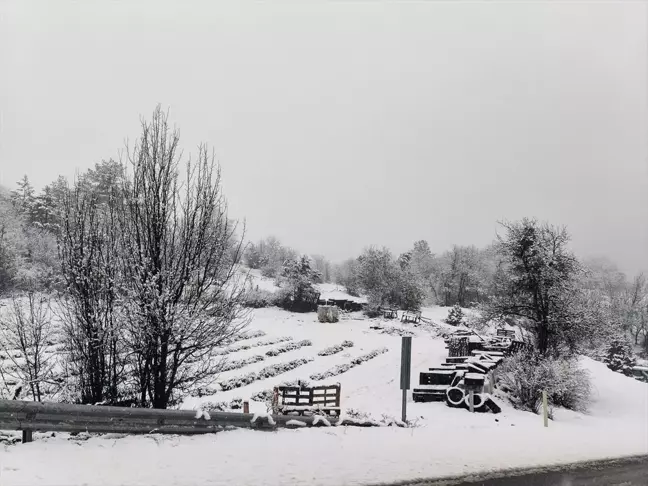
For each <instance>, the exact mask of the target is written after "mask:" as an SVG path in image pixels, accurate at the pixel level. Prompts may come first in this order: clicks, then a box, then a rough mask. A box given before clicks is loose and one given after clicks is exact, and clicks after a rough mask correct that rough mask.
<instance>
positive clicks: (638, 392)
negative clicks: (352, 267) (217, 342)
mask: <svg viewBox="0 0 648 486" xmlns="http://www.w3.org/2000/svg"><path fill="white" fill-rule="evenodd" d="M257 281H259V282H262V283H261V284H260V285H259V287H260V288H261V287H262V286H263V288H266V289H267V290H272V282H271V281H264V280H263V279H258V278H257ZM322 291H323V294H322V297H323V298H325V297H326V296H327V294H331V295H328V296H329V297H332V296H333V295H336V296H338V297H340V296H343V295H344V294H343V292H341V290H340V289H337V288H336V287H335V286H331V285H328V286H323V288H322ZM447 312H448V310H447V308H439V307H433V308H426V309H423V316H424V317H428V318H430V319H432V321H433V322H434V323H435V324H436V325H434V326H418V327H413V326H411V325H401V324H400V323H399V322H397V321H395V320H394V321H383V320H381V319H374V320H369V319H365V318H363V316H362V315H361V314H360V313H355V314H351V315H344V316H343V319H342V320H341V321H340V322H338V323H335V324H321V323H319V322H317V317H316V314H315V313H308V314H292V313H288V312H285V311H282V310H279V309H276V308H271V309H258V310H255V311H254V318H253V321H252V323H251V325H250V329H249V331H250V332H253V331H263V333H265V334H264V335H263V336H258V337H255V338H252V339H248V340H245V341H240V342H239V343H236V345H235V346H238V348H234V349H235V351H234V352H232V353H230V354H228V355H227V356H226V357H227V360H228V362H229V363H234V362H237V363H239V364H242V363H246V362H249V363H250V364H247V365H244V366H241V367H240V368H237V369H231V370H229V371H226V372H223V373H222V375H221V376H220V377H219V379H218V382H220V383H225V382H228V383H230V384H231V383H234V382H235V381H236V380H232V379H237V378H240V377H243V376H245V375H248V374H250V373H252V372H259V371H260V370H262V369H264V368H266V367H269V366H272V365H280V364H285V363H289V362H298V363H303V364H300V365H299V366H297V367H295V368H294V369H292V370H290V371H286V372H284V373H281V374H278V375H277V376H274V377H272V378H266V379H260V380H257V381H254V382H252V383H250V384H248V385H246V386H241V387H238V388H234V389H230V390H228V391H222V389H221V387H219V385H215V386H214V387H213V388H212V389H209V390H208V391H206V392H205V394H203V395H202V396H200V397H198V396H195V397H187V398H186V399H185V401H184V403H183V405H182V408H189V409H192V408H200V407H201V406H203V405H206V404H207V403H209V402H224V401H230V400H233V399H235V398H242V399H244V400H248V399H250V398H252V397H253V396H254V395H255V394H256V393H257V392H260V391H263V390H268V389H271V388H272V387H273V386H275V385H277V384H279V383H281V382H284V381H289V380H297V379H302V380H308V381H310V382H311V383H315V384H333V383H336V382H339V383H340V384H341V386H342V389H341V390H342V407H343V409H345V410H348V409H354V410H357V411H360V412H363V413H366V414H369V415H370V416H371V417H373V418H374V419H378V420H380V419H382V418H386V419H389V418H399V417H400V404H401V392H400V390H399V376H400V375H399V373H400V370H399V366H400V346H401V340H400V337H399V336H398V335H397V334H388V333H383V332H380V331H379V330H376V329H371V326H375V325H377V324H380V325H383V326H385V327H389V326H392V327H394V328H402V329H404V330H407V331H409V332H412V333H413V334H414V337H413V345H412V348H413V349H412V352H413V356H412V360H413V361H412V385H413V386H415V385H416V384H417V383H418V373H419V372H420V371H425V370H427V368H429V367H430V366H434V365H437V364H439V363H441V362H443V361H444V359H445V357H446V355H447V350H446V349H445V348H444V344H443V341H442V340H441V339H440V338H439V337H438V334H439V330H440V329H441V330H443V329H444V328H445V325H444V324H442V323H441V320H442V319H443V318H445V317H446V315H447ZM392 331H393V329H392ZM279 338H286V340H285V341H283V342H275V343H273V344H265V343H267V342H268V341H278V339H279ZM287 338H291V339H290V340H288V339H287ZM303 340H309V341H311V343H312V345H310V346H301V347H297V348H296V349H291V350H287V351H285V352H281V353H278V354H276V351H277V350H279V349H280V348H282V347H285V346H286V344H288V343H296V342H300V341H303ZM345 340H349V341H352V342H353V343H354V345H353V347H347V348H344V349H343V350H342V351H341V352H339V353H336V354H332V355H328V356H320V355H318V353H319V352H320V351H322V350H324V349H325V348H328V347H330V346H333V345H339V344H341V343H342V342H343V341H345ZM241 345H242V346H241ZM247 345H249V347H248V346H247ZM239 348H241V349H239ZM244 348H247V349H244ZM383 348H386V349H387V351H386V352H383V353H380V354H377V355H376V356H375V357H374V358H372V359H369V360H368V361H365V362H363V363H361V364H359V365H358V366H355V367H353V368H351V369H349V370H348V371H346V372H344V373H342V374H340V375H337V376H334V377H330V378H327V379H324V380H319V381H318V380H313V379H311V376H315V374H317V373H323V372H326V371H327V370H330V369H332V368H334V367H335V366H336V365H340V364H345V363H349V362H350V361H351V359H352V358H354V357H357V356H361V355H365V354H367V353H370V352H371V351H374V350H382V349H383ZM237 349H238V350H237ZM270 350H274V351H273V352H271V353H270V355H268V354H266V353H267V352H268V351H270ZM255 356H259V357H258V358H254V357H255ZM302 358H303V360H302V361H298V360H300V359H302ZM303 361H305V362H303ZM583 364H584V366H585V367H586V368H587V369H588V370H589V371H590V372H591V375H592V382H593V385H594V390H595V391H594V397H593V402H592V405H591V408H590V411H589V413H588V414H580V413H574V412H568V411H565V410H557V411H556V412H555V419H554V420H553V421H550V424H549V428H544V427H543V424H542V418H541V417H540V416H537V415H534V414H532V413H528V412H521V411H517V410H515V409H513V408H512V407H511V406H510V405H508V404H507V403H506V402H505V401H503V400H501V399H500V400H498V403H499V404H500V405H501V406H502V408H503V412H502V413H501V414H498V415H493V414H490V413H485V414H478V413H475V414H470V413H469V412H467V411H465V410H460V409H450V408H448V407H446V405H445V404H444V403H413V402H411V396H410V401H409V403H408V419H410V420H411V421H413V424H414V426H413V427H410V428H401V427H395V426H391V427H377V428H352V427H331V428H318V429H304V430H280V431H277V432H260V431H251V430H237V431H228V432H221V433H218V434H215V435H206V436H196V437H182V436H117V435H103V436H93V437H89V438H88V437H84V436H80V437H76V438H73V437H69V436H68V435H67V434H56V435H55V436H52V435H53V434H35V441H34V442H33V443H30V444H24V445H22V444H17V445H13V446H4V447H3V449H0V451H1V452H0V484H1V485H2V486H9V485H11V486H14V485H25V486H27V485H30V486H31V485H36V484H39V485H40V484H43V485H57V486H58V485H61V486H62V485H83V484H91V485H241V486H243V485H268V486H271V485H297V484H299V485H301V484H304V485H310V486H314V485H343V484H344V485H356V484H377V483H385V482H390V481H402V480H408V479H417V478H430V477H441V476H449V475H459V474H464V473H472V472H477V471H485V470H493V469H502V468H513V467H522V466H538V465H554V464H560V463H567V462H572V461H577V460H585V459H602V458H608V457H617V456H623V455H631V454H646V453H648V385H646V384H645V383H642V382H639V381H636V380H633V379H631V378H627V377H625V376H623V375H621V374H617V373H613V372H611V371H609V370H608V369H607V367H606V366H605V365H603V364H601V363H597V362H595V361H592V360H589V359H583ZM496 397H497V394H496ZM250 408H251V411H252V412H257V411H258V412H265V411H266V404H265V403H264V402H262V401H251V402H250Z"/></svg>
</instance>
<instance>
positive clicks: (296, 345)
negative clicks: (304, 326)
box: [266, 339, 313, 356]
mask: <svg viewBox="0 0 648 486" xmlns="http://www.w3.org/2000/svg"><path fill="white" fill-rule="evenodd" d="M312 345H313V342H312V341H310V340H309V339H303V340H302V341H299V342H296V343H294V342H293V343H287V344H283V345H281V346H279V347H277V348H274V349H270V350H268V351H266V356H279V355H280V354H283V353H287V352H288V351H294V350H295V349H299V348H303V347H304V346H312Z"/></svg>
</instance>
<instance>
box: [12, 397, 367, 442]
mask: <svg viewBox="0 0 648 486" xmlns="http://www.w3.org/2000/svg"><path fill="white" fill-rule="evenodd" d="M295 419H296V417H290V416H286V415H268V414H251V413H236V412H209V411H207V412H206V413H205V412H196V411H192V410H156V409H149V408H126V407H106V406H96V405H71V404H65V403H39V402H27V401H19V400H0V430H22V431H23V441H24V442H29V441H30V440H31V432H33V431H40V432H106V433H110V432H112V433H126V434H150V433H158V434H207V433H213V432H220V431H222V430H226V429H229V428H233V427H236V428H239V427H244V428H252V429H265V430H273V429H276V428H279V427H287V428H300V427H312V426H320V425H324V426H327V425H328V426H330V425H367V424H364V423H358V422H356V421H353V420H348V419H346V420H345V419H341V420H334V421H331V419H330V418H326V419H325V418H323V417H321V416H318V415H315V416H309V417H299V418H298V420H295Z"/></svg>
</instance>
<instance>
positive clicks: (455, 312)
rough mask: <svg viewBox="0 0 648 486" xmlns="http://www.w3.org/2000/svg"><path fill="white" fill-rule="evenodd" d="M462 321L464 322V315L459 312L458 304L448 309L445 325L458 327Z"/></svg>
mask: <svg viewBox="0 0 648 486" xmlns="http://www.w3.org/2000/svg"><path fill="white" fill-rule="evenodd" d="M463 321H464V313H463V311H462V310H461V307H460V306H459V304H455V306H454V307H453V308H452V309H450V312H448V317H447V318H446V323H447V324H450V325H451V326H459V325H461V324H463Z"/></svg>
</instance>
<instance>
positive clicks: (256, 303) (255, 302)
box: [243, 289, 276, 309]
mask: <svg viewBox="0 0 648 486" xmlns="http://www.w3.org/2000/svg"><path fill="white" fill-rule="evenodd" d="M275 299H276V297H275V295H274V293H273V292H269V291H267V290H258V289H256V290H255V289H252V290H249V291H248V292H247V293H246V294H245V295H244V297H243V305H244V306H245V307H252V308H254V309H259V308H261V307H270V306H272V305H274V303H275Z"/></svg>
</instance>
